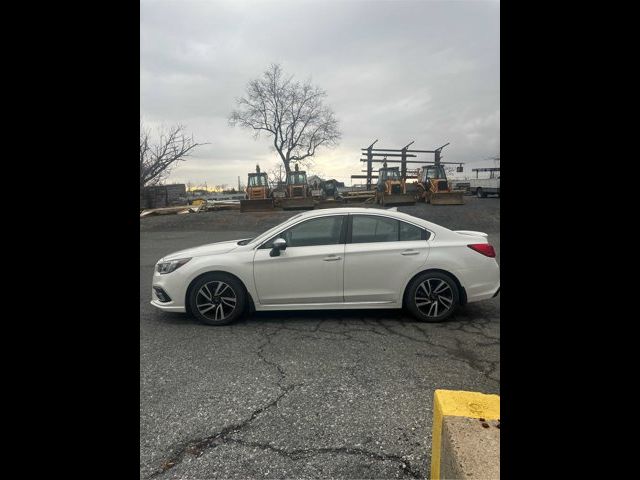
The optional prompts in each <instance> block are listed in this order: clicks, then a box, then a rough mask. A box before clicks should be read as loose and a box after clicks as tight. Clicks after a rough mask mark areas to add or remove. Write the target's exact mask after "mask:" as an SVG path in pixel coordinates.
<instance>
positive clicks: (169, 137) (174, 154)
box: [140, 122, 205, 190]
mask: <svg viewBox="0 0 640 480" xmlns="http://www.w3.org/2000/svg"><path fill="white" fill-rule="evenodd" d="M184 130H185V128H184V126H182V125H180V124H178V125H174V126H172V127H170V128H168V129H161V130H160V131H159V132H158V135H157V139H156V140H154V139H153V138H152V135H151V132H150V131H149V129H147V128H145V126H144V124H143V123H142V122H140V189H141V190H142V189H143V188H144V187H145V186H149V185H157V184H158V183H160V182H161V181H162V180H164V179H165V178H167V176H168V175H169V173H171V170H172V169H173V167H175V166H176V165H177V163H178V162H181V161H184V160H186V158H187V157H188V156H189V155H190V154H191V151H192V150H193V149H194V148H196V147H199V146H200V145H205V144H204V143H196V142H194V140H193V137H187V136H186V135H185V133H184Z"/></svg>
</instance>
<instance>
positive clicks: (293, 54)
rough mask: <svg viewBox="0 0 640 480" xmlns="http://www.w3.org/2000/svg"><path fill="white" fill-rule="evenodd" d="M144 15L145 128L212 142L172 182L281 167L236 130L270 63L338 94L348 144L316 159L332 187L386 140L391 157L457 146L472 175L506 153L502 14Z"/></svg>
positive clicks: (384, 4)
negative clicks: (179, 131)
mask: <svg viewBox="0 0 640 480" xmlns="http://www.w3.org/2000/svg"><path fill="white" fill-rule="evenodd" d="M140 11H141V24H140V112H141V116H142V117H143V119H144V120H145V121H146V122H148V123H150V124H157V123H165V124H172V123H178V122H180V123H183V124H185V125H186V126H187V129H188V131H189V132H193V134H194V136H195V138H196V140H198V141H203V142H204V141H206V142H211V144H210V145H206V146H203V147H202V148H200V149H198V151H197V152H196V154H195V155H194V156H193V157H192V158H190V159H189V160H188V161H186V162H183V163H181V164H180V165H179V166H178V167H177V168H175V170H174V171H173V173H172V175H171V177H170V180H172V181H186V180H191V181H194V182H204V181H206V182H207V183H208V184H209V185H213V184H222V183H227V184H230V185H235V184H237V176H238V175H240V176H241V178H242V179H243V182H244V181H245V180H246V179H245V178H244V177H245V176H246V174H247V172H249V171H251V170H252V169H253V167H254V166H255V164H256V162H260V163H261V164H262V165H264V167H265V168H268V167H269V166H271V165H275V164H276V163H277V161H278V157H277V154H276V153H275V152H273V151H272V149H271V147H270V142H269V140H268V138H261V139H259V140H257V141H256V140H254V139H253V137H252V135H251V133H250V132H248V131H244V130H241V129H239V128H232V127H230V126H229V125H228V122H227V117H228V115H229V113H230V112H231V110H232V109H233V108H234V105H235V98H237V97H239V96H241V95H242V94H243V92H244V88H245V86H246V84H247V82H248V81H249V80H250V79H252V78H255V77H257V76H259V75H261V73H262V72H263V71H264V69H265V68H266V67H267V66H268V65H269V64H270V63H272V62H278V63H281V64H282V66H283V68H284V69H285V71H286V72H287V73H289V74H294V75H295V76H296V77H297V78H298V79H301V80H303V79H306V78H311V79H312V81H313V82H314V83H315V84H317V85H319V86H320V87H321V88H323V89H324V90H326V91H327V93H328V97H327V104H328V105H330V106H331V107H332V108H333V110H334V111H335V113H336V116H337V118H338V119H339V121H340V125H341V128H342V132H343V136H342V141H341V143H340V145H339V146H338V147H337V148H335V149H332V150H327V149H325V150H321V151H319V152H318V153H317V154H316V157H315V166H314V170H315V171H318V172H322V173H323V174H325V175H327V176H331V177H336V178H338V179H339V180H343V181H346V182H348V183H350V182H351V180H350V178H349V177H350V175H351V174H354V173H360V172H359V170H361V164H360V162H359V158H360V148H362V147H364V146H367V145H369V144H370V143H371V142H372V141H373V140H375V139H376V138H378V139H379V142H378V144H377V145H378V146H381V147H388V148H400V147H402V146H404V145H406V144H407V143H409V142H410V141H412V140H415V143H414V145H413V147H415V148H418V149H425V150H428V149H432V148H433V147H437V146H440V145H442V144H444V143H447V142H450V145H449V146H448V147H446V149H445V151H444V154H445V157H446V158H445V159H446V160H448V161H461V162H469V163H470V165H469V168H471V167H472V166H479V165H480V166H482V165H487V161H486V160H485V159H486V158H488V157H490V156H493V155H495V154H497V153H498V152H499V150H500V104H499V103H500V100H499V88H500V82H499V3H498V2H494V1H447V2H444V1H366V2H365V1H356V0H354V1H347V0H343V1H335V0H334V1H313V2H312V1H293V0H280V1H235V0H234V1H208V2H205V1H175V0H174V1H149V0H143V1H142V2H141V7H140ZM419 159H424V160H430V159H431V157H429V156H427V155H422V156H420V157H419ZM471 164H473V165H471Z"/></svg>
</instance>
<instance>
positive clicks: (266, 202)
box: [240, 198, 273, 212]
mask: <svg viewBox="0 0 640 480" xmlns="http://www.w3.org/2000/svg"><path fill="white" fill-rule="evenodd" d="M267 210H273V200H272V199H270V198H267V199H261V200H240V211H241V212H264V211H267Z"/></svg>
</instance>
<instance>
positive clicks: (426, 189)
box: [416, 165, 464, 205]
mask: <svg viewBox="0 0 640 480" xmlns="http://www.w3.org/2000/svg"><path fill="white" fill-rule="evenodd" d="M416 187H417V191H416V199H417V200H421V201H424V202H427V203H430V204H431V205H463V204H464V200H463V195H464V190H453V189H452V188H451V185H450V183H449V181H448V180H447V174H446V172H445V170H444V167H443V166H442V165H425V166H424V167H423V168H422V170H421V171H420V174H419V176H418V183H417V185H416Z"/></svg>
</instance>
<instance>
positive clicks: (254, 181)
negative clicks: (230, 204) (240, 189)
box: [240, 165, 273, 212]
mask: <svg viewBox="0 0 640 480" xmlns="http://www.w3.org/2000/svg"><path fill="white" fill-rule="evenodd" d="M245 191H246V198H245V199H244V200H240V211H241V212H262V211H265V210H273V198H271V190H270V189H269V182H268V179H267V174H266V173H264V172H260V165H256V171H255V173H249V178H248V179H247V188H246V190H245Z"/></svg>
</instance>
